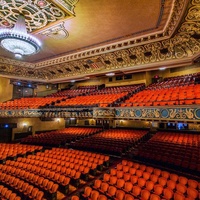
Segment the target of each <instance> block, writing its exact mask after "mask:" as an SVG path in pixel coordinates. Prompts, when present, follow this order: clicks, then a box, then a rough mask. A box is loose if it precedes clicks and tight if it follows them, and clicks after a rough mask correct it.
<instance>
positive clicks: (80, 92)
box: [48, 87, 96, 97]
mask: <svg viewBox="0 0 200 200" xmlns="http://www.w3.org/2000/svg"><path fill="white" fill-rule="evenodd" d="M95 90H96V87H91V88H78V89H69V90H63V91H58V92H56V93H53V94H51V95H48V96H49V97H75V96H78V95H84V94H86V93H91V92H92V91H95Z"/></svg>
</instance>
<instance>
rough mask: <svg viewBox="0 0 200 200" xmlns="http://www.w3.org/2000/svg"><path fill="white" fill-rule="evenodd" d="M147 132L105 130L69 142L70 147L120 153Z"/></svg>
mask: <svg viewBox="0 0 200 200" xmlns="http://www.w3.org/2000/svg"><path fill="white" fill-rule="evenodd" d="M146 134H147V131H143V130H120V129H115V130H106V131H104V132H102V133H98V134H95V135H93V136H91V137H88V138H85V139H83V140H80V141H76V142H74V143H71V144H70V146H71V147H72V148H79V149H88V150H95V151H100V152H104V153H110V154H114V155H121V154H122V153H124V152H126V151H127V150H128V149H129V148H130V147H133V146H134V145H135V144H137V142H138V141H139V140H141V138H142V137H144V136H145V135H146Z"/></svg>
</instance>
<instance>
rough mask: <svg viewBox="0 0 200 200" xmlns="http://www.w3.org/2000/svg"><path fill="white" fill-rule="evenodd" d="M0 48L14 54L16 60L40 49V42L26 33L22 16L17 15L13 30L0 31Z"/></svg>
mask: <svg viewBox="0 0 200 200" xmlns="http://www.w3.org/2000/svg"><path fill="white" fill-rule="evenodd" d="M0 42H1V46H2V47H3V48H4V49H6V50H8V51H10V52H12V53H14V54H15V57H16V58H21V57H22V56H23V55H32V54H35V53H37V52H38V51H39V50H40V49H41V47H40V46H41V43H40V41H39V40H38V39H37V38H35V37H33V36H31V35H30V34H28V33H27V30H26V25H25V19H24V16H22V15H19V17H18V19H17V22H16V24H15V26H14V28H13V29H1V30H0Z"/></svg>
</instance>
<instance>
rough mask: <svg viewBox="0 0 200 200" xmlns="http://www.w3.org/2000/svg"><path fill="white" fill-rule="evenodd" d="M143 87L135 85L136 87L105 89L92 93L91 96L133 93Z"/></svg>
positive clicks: (126, 86) (142, 85)
mask: <svg viewBox="0 0 200 200" xmlns="http://www.w3.org/2000/svg"><path fill="white" fill-rule="evenodd" d="M143 87H145V85H144V84H136V85H125V86H113V87H105V88H103V89H101V90H98V91H94V92H92V94H93V95H95V94H96V95H97V94H116V93H122V92H128V93H135V92H137V91H139V90H141V89H142V88H143Z"/></svg>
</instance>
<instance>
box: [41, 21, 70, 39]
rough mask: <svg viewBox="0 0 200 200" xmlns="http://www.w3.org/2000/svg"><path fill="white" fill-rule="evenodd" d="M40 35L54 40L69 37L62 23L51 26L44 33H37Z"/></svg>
mask: <svg viewBox="0 0 200 200" xmlns="http://www.w3.org/2000/svg"><path fill="white" fill-rule="evenodd" d="M39 34H41V35H45V36H47V37H51V38H54V39H63V38H67V37H68V36H69V33H68V32H67V30H66V29H65V27H64V23H63V22H62V23H60V24H56V25H55V26H51V27H49V28H47V29H45V30H44V31H41V32H39Z"/></svg>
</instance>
